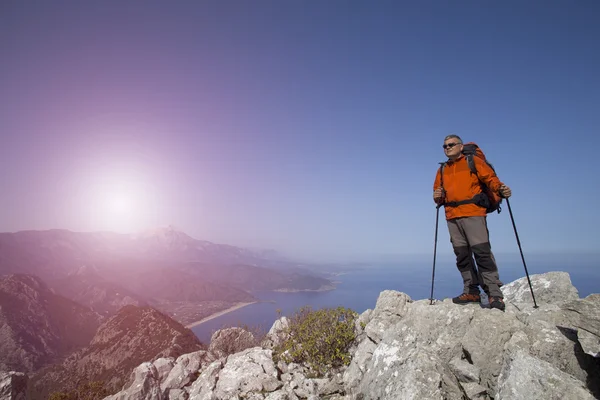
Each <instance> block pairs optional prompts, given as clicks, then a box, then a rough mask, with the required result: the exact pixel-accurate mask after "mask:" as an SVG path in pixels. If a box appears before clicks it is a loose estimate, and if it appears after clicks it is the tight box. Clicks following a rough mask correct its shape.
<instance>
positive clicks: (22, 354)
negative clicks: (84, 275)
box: [0, 274, 101, 372]
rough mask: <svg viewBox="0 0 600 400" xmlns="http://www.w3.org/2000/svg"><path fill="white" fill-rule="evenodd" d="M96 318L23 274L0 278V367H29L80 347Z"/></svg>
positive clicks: (90, 334)
mask: <svg viewBox="0 0 600 400" xmlns="http://www.w3.org/2000/svg"><path fill="white" fill-rule="evenodd" d="M100 320H101V317H100V316H99V315H98V314H97V313H95V312H93V311H92V310H90V309H89V308H87V307H84V306H82V305H80V304H77V303H75V302H74V301H72V300H69V299H67V298H65V297H63V296H60V295H57V294H55V293H53V292H52V291H50V289H49V288H48V286H46V284H45V283H44V282H42V280H41V279H39V278H37V277H35V276H31V275H24V274H12V275H9V276H7V277H3V278H0V371H1V370H4V371H11V370H12V371H18V372H32V371H35V370H37V369H39V368H41V367H43V366H45V365H48V364H50V363H53V362H56V361H58V360H60V359H61V358H62V357H64V356H65V355H67V354H68V353H70V352H71V351H74V350H76V349H78V348H81V347H83V346H86V345H87V344H88V343H89V341H90V340H91V339H92V337H93V335H94V333H95V332H96V329H97V328H98V326H99V325H100Z"/></svg>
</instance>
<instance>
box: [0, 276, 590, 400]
mask: <svg viewBox="0 0 600 400" xmlns="http://www.w3.org/2000/svg"><path fill="white" fill-rule="evenodd" d="M531 284H532V286H533V290H534V293H535V296H536V300H537V304H538V305H539V307H538V308H534V306H533V302H532V298H531V293H530V291H529V285H528V282H527V280H526V279H525V278H523V279H520V280H517V281H515V282H512V283H510V284H508V285H505V286H503V287H502V291H503V293H504V296H505V302H506V312H502V311H500V310H497V309H490V308H488V307H487V306H485V305H479V304H469V305H463V306H461V305H456V304H453V303H452V301H451V299H445V300H436V301H433V304H430V303H431V302H430V300H418V301H413V300H412V299H411V298H410V297H409V296H408V295H406V294H404V293H400V292H397V291H389V290H388V291H384V292H382V293H381V294H380V296H379V298H378V300H377V305H376V307H375V308H374V309H373V310H367V311H365V312H364V313H362V314H361V315H360V316H359V317H358V318H357V320H356V322H355V330H356V334H357V340H356V341H355V343H354V345H353V346H352V348H351V350H350V354H351V356H352V358H351V361H350V364H349V365H348V366H346V367H343V368H341V369H336V370H332V371H330V373H329V374H327V376H325V377H322V378H316V377H315V375H314V374H313V373H312V371H310V370H309V369H308V368H307V367H306V366H303V365H298V364H294V363H285V362H283V361H281V360H279V361H274V358H273V350H272V349H273V347H274V345H276V344H277V343H279V342H281V340H285V335H286V332H287V331H286V326H288V324H289V320H288V319H286V318H285V317H282V318H281V319H279V320H278V321H276V322H275V324H274V325H273V327H272V328H271V330H270V331H269V333H268V334H267V337H266V338H265V339H264V340H263V341H262V342H261V343H260V345H253V343H255V342H253V338H252V336H251V334H250V333H249V332H246V331H244V330H242V329H241V328H230V329H229V330H227V331H226V332H223V331H219V332H216V333H215V334H214V335H213V340H212V341H211V344H210V347H209V348H208V349H207V350H205V349H201V350H198V351H194V352H189V353H186V354H181V355H179V356H177V355H175V354H171V355H168V354H165V356H162V357H158V358H154V359H152V358H149V359H148V360H147V361H146V362H143V363H142V364H140V365H138V366H137V367H135V368H134V369H133V372H131V374H130V377H129V379H128V381H126V382H125V383H124V385H123V387H122V390H121V391H119V392H117V393H115V394H113V395H111V396H108V397H106V399H107V400H125V399H131V400H142V399H146V400H151V399H152V400H167V399H168V400H174V399H182V400H217V399H238V400H239V399H253V400H295V399H311V400H316V399H330V400H360V399H363V400H371V399H372V400H383V399H390V400H391V399H394V400H397V399H419V400H425V399H426V400H430V399H433V400H435V399H440V400H442V399H448V400H459V399H460V400H466V399H488V400H491V399H494V400H501V399H507V400H508V399H511V400H512V399H515V400H519V399H523V400H532V399H536V400H537V399H561V400H571V399H573V400H575V399H594V398H599V395H600V386H599V385H600V360H599V353H600V312H599V310H600V295H597V294H594V295H590V296H588V297H586V298H579V296H578V292H577V289H576V288H575V287H574V286H573V285H572V284H571V281H570V277H569V275H568V274H567V273H563V272H549V273H545V274H540V275H532V276H531ZM232 341H233V342H232ZM105 342H106V343H108V342H110V340H108V337H105ZM242 342H243V343H242ZM232 343H234V344H236V345H234V346H232ZM237 345H239V346H237ZM248 346H251V347H248ZM245 347H248V348H245ZM7 377H8V376H7ZM7 377H5V378H4V379H5V381H6V382H9V380H8V379H7ZM15 378H18V379H15ZM11 379H13V380H14V381H15V385H17V384H18V385H21V386H22V385H23V382H24V379H23V377H12V378H11ZM7 385H8V386H7ZM3 390H10V385H9V384H5V386H4V389H3ZM5 398H7V399H8V398H11V399H14V398H17V397H5Z"/></svg>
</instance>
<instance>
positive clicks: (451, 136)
mask: <svg viewBox="0 0 600 400" xmlns="http://www.w3.org/2000/svg"><path fill="white" fill-rule="evenodd" d="M448 139H456V140H458V143H460V144H462V142H463V141H462V139H461V138H460V136H458V135H448V136H446V137H445V138H444V142H445V141H446V140H448Z"/></svg>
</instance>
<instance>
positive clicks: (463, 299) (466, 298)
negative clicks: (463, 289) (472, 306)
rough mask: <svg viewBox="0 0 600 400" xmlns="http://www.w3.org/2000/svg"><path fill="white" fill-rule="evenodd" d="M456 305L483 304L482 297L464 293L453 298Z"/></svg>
mask: <svg viewBox="0 0 600 400" xmlns="http://www.w3.org/2000/svg"><path fill="white" fill-rule="evenodd" d="M452 302H453V303H454V304H469V303H481V297H479V295H478V294H468V293H463V294H461V295H460V296H458V297H454V298H452Z"/></svg>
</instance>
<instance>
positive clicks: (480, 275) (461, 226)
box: [447, 217, 503, 297]
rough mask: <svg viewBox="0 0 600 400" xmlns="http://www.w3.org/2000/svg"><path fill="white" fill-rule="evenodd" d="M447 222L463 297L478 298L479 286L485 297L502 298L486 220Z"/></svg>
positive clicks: (471, 219)
mask: <svg viewBox="0 0 600 400" xmlns="http://www.w3.org/2000/svg"><path fill="white" fill-rule="evenodd" d="M447 222H448V231H449V232H450V242H452V248H453V249H454V254H456V266H457V267H458V270H459V271H460V274H461V275H462V278H463V283H464V289H463V290H464V293H468V294H479V286H481V287H482V288H483V290H484V291H485V292H486V293H487V294H488V295H489V296H494V297H503V296H502V292H501V291H500V287H499V286H500V285H502V283H501V282H500V278H499V276H498V267H497V266H496V260H495V259H494V254H493V253H492V246H491V245H490V235H489V231H488V228H487V220H486V217H463V218H455V219H451V220H449V221H447ZM473 256H475V261H476V262H477V267H476V266H475V262H474V261H473Z"/></svg>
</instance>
